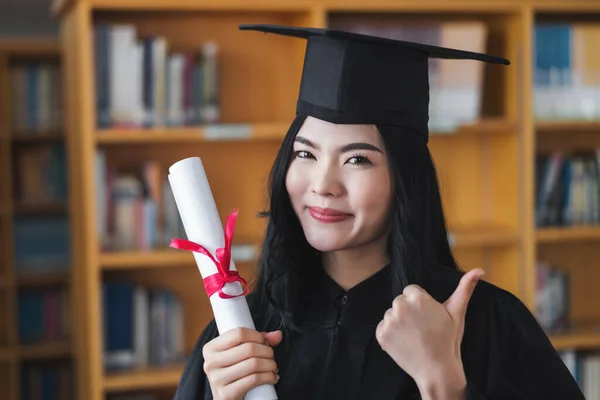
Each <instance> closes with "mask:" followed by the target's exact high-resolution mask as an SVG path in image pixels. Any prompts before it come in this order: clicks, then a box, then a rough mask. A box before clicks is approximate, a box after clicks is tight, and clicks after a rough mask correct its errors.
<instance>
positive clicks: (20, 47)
mask: <svg viewBox="0 0 600 400" xmlns="http://www.w3.org/2000/svg"><path fill="white" fill-rule="evenodd" d="M60 51H61V49H60V45H59V42H58V40H56V38H54V37H47V38H45V37H36V38H34V40H32V39H31V38H3V39H0V53H10V54H12V55H17V56H28V55H32V56H36V57H37V56H40V55H41V56H44V55H52V56H54V55H57V54H60Z"/></svg>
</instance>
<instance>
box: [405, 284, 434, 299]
mask: <svg viewBox="0 0 600 400" xmlns="http://www.w3.org/2000/svg"><path fill="white" fill-rule="evenodd" d="M402 294H403V295H405V296H406V297H407V299H409V300H412V299H415V298H416V297H418V296H426V295H428V293H427V292H426V291H425V289H423V288H422V287H420V286H419V285H414V284H413V285H408V286H406V287H405V288H404V290H403V291H402Z"/></svg>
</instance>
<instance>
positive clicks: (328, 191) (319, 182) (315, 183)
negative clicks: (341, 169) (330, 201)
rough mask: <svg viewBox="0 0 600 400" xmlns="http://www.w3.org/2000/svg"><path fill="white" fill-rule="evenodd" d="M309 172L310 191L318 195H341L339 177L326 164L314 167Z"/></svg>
mask: <svg viewBox="0 0 600 400" xmlns="http://www.w3.org/2000/svg"><path fill="white" fill-rule="evenodd" d="M312 172H313V173H312V174H311V177H310V179H311V189H312V192H313V193H315V194H317V195H319V196H334V197H338V196H341V195H342V193H343V192H344V187H343V185H342V183H341V181H340V179H339V173H338V171H336V170H335V168H332V167H331V166H328V165H321V166H317V167H315V168H314V170H313V171H312Z"/></svg>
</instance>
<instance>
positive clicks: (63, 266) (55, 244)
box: [13, 216, 71, 275]
mask: <svg viewBox="0 0 600 400" xmlns="http://www.w3.org/2000/svg"><path fill="white" fill-rule="evenodd" d="M70 236H71V235H70V227H69V220H68V218H67V217H66V216H39V217H38V216H31V217H17V218H15V220H14V236H13V238H14V266H15V270H16V273H17V275H30V274H35V273H40V274H48V273H64V272H66V271H68V269H69V266H70V257H71V256H70V252H71V241H70Z"/></svg>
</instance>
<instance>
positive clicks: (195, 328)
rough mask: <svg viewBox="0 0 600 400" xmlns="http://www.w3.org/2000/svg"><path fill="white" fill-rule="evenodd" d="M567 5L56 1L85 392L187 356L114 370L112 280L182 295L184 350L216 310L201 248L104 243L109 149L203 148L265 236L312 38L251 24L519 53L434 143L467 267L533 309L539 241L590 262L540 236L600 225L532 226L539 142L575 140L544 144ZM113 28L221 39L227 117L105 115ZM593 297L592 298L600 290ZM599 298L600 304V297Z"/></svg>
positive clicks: (581, 5)
mask: <svg viewBox="0 0 600 400" xmlns="http://www.w3.org/2000/svg"><path fill="white" fill-rule="evenodd" d="M561 7H562V6H560V5H559V3H558V2H557V1H552V0H547V1H543V0H526V1H513V0H505V1H478V0H460V1H459V0H456V1H455V0H453V1H447V0H443V1H442V0H418V1H417V0H407V1H402V2H392V1H389V0H373V1H359V0H350V1H348V0H346V1H342V0H315V1H304V0H255V1H251V2H249V1H247V0H212V1H209V0H193V1H192V0H148V1H144V2H141V1H137V0H135V1H134V0H56V1H55V4H54V5H53V12H54V13H55V15H56V17H57V18H60V23H61V47H62V51H63V53H64V68H65V76H67V77H68V79H66V80H65V87H64V89H65V94H66V105H67V114H66V134H67V143H68V149H69V151H68V154H69V165H70V169H69V174H70V175H69V183H70V186H71V187H72V188H73V191H72V193H71V197H70V201H69V204H70V210H71V214H72V215H73V218H72V226H71V228H72V232H73V242H72V248H73V257H74V259H73V263H74V265H77V266H78V268H76V269H75V270H74V272H73V273H74V275H73V279H74V282H76V284H75V285H73V296H74V298H75V299H76V301H75V303H74V305H75V307H76V309H75V315H77V316H78V319H77V320H76V321H77V322H76V328H75V329H76V331H77V332H78V335H76V336H75V337H74V340H75V342H74V343H75V347H74V348H75V353H76V358H75V359H76V363H77V377H78V382H77V383H78V385H77V389H78V396H79V398H85V399H90V400H102V399H104V398H105V396H106V395H108V394H112V393H120V392H126V391H155V390H169V389H170V390H174V389H175V387H176V386H177V384H178V381H179V376H180V373H181V368H182V360H179V361H175V362H173V363H169V364H167V365H166V366H163V367H157V366H144V367H140V368H135V369H133V370H131V371H121V372H109V371H108V370H105V365H104V360H103V351H104V343H105V336H104V333H103V328H104V327H103V325H102V316H103V313H104V311H105V308H104V303H103V300H102V296H99V295H98V294H99V293H102V290H103V287H104V286H103V285H104V283H105V282H108V281H111V280H119V279H127V280H131V281H133V282H135V284H137V285H142V286H145V287H150V288H167V289H169V290H172V291H173V292H174V293H176V294H177V296H178V298H179V299H180V300H181V301H182V304H183V307H184V313H183V314H184V316H185V317H184V319H185V324H184V325H185V329H184V332H183V336H184V339H183V342H184V349H185V352H186V354H187V353H188V352H189V351H190V350H191V348H192V346H193V345H194V343H195V341H196V339H197V337H198V335H199V333H200V332H201V331H202V329H203V328H204V326H205V324H206V323H207V322H208V321H209V320H210V319H211V318H212V314H211V310H210V305H209V303H208V301H207V299H206V295H205V294H204V293H203V292H202V290H201V289H200V288H201V287H202V286H201V278H200V275H199V274H198V272H197V269H196V268H195V264H194V261H193V258H192V256H191V255H189V254H188V255H186V254H180V253H174V254H173V253H169V252H167V251H165V249H164V248H151V249H145V250H140V251H137V250H132V249H126V250H125V251H123V252H118V251H114V250H113V251H108V250H106V247H105V244H103V240H105V238H103V237H101V236H102V235H101V234H100V233H99V232H101V231H102V229H104V228H103V224H104V222H103V220H102V219H101V218H98V215H99V212H100V211H99V210H100V209H101V207H102V204H103V203H102V204H101V202H104V200H102V198H100V197H99V191H100V189H99V186H98V181H97V179H98V176H99V175H98V173H99V167H98V165H99V164H98V154H100V153H102V154H103V155H104V157H105V158H104V161H103V162H105V163H106V165H110V166H112V167H114V168H116V169H117V170H119V171H120V172H123V173H132V174H135V173H137V172H135V171H138V172H139V166H140V165H143V164H144V163H146V162H148V161H149V160H152V162H154V163H156V165H158V166H160V173H161V177H162V178H164V174H165V172H166V170H167V168H168V167H169V166H170V165H171V164H172V163H174V162H176V161H178V160H180V159H182V158H185V157H188V156H199V157H201V158H202V160H203V164H204V166H205V168H206V172H207V175H208V178H209V180H210V182H211V188H212V190H213V194H214V196H215V199H216V202H217V207H218V209H219V210H220V212H221V213H222V215H221V216H222V218H223V220H224V218H225V215H226V213H228V212H229V211H230V210H231V209H232V208H234V207H239V208H240V209H241V213H240V216H239V218H238V225H237V230H236V237H235V242H236V243H251V244H260V242H261V237H262V235H263V223H262V222H261V221H259V220H257V219H256V218H255V214H256V212H258V211H261V210H262V209H263V207H264V205H265V200H266V187H267V186H266V180H267V175H268V172H269V169H270V166H271V164H272V162H273V160H274V157H275V155H276V153H277V151H278V148H279V146H280V144H281V140H282V138H283V137H284V135H285V132H286V130H287V128H288V126H289V124H290V123H291V121H292V118H293V116H294V110H295V102H296V99H297V93H298V84H299V82H300V77H301V69H302V65H303V57H304V51H305V42H303V41H302V40H298V39H293V38H285V37H280V36H276V35H269V36H267V37H265V36H264V35H260V34H257V33H253V32H241V31H239V30H238V28H237V27H238V24H241V23H274V24H283V25H298V26H312V27H338V28H346V27H358V26H360V25H361V24H364V25H365V26H369V27H392V26H394V25H402V24H407V25H408V24H419V23H422V24H424V23H436V24H438V23H444V22H464V21H471V22H473V21H474V22H480V23H482V26H484V27H485V32H486V36H485V49H484V51H485V52H489V53H492V54H497V55H500V56H503V57H506V58H508V59H509V60H511V63H512V64H511V65H510V66H509V67H505V66H491V65H486V66H484V67H483V68H484V69H483V71H484V72H483V74H482V80H481V93H480V94H481V108H480V117H479V118H478V119H477V120H476V121H475V122H473V123H468V124H465V125H462V126H458V127H456V128H452V129H450V130H445V129H441V130H435V129H434V131H433V132H432V136H431V141H430V149H431V152H432V155H433V157H434V160H435V163H436V166H437V168H438V173H439V178H440V181H441V187H442V196H443V201H444V207H445V210H446V215H447V222H448V225H449V229H450V233H451V235H452V242H453V243H454V249H455V254H456V257H457V259H458V261H459V263H460V264H461V265H462V266H463V267H464V268H465V269H470V268H474V267H482V268H484V269H485V270H486V272H487V275H486V279H487V280H489V281H491V282H492V283H494V284H497V285H498V286H500V287H502V288H505V289H506V290H509V291H511V292H513V293H514V294H516V295H517V296H519V297H520V298H521V299H522V300H523V301H524V302H525V304H526V305H527V306H528V307H530V309H532V310H535V308H536V296H537V294H538V293H537V282H536V264H537V258H538V256H539V255H540V252H541V254H542V255H543V256H545V257H546V256H547V258H552V259H553V261H556V262H562V263H564V264H565V265H566V267H565V268H567V269H569V271H571V272H574V273H575V272H576V270H577V269H578V268H579V269H582V266H581V265H582V263H583V262H584V259H583V258H581V259H580V260H579V261H571V260H570V258H571V255H572V254H573V252H576V251H579V250H577V249H576V250H573V251H569V252H566V253H565V256H564V257H562V258H557V257H559V256H558V255H556V254H554V253H552V254H551V253H550V252H548V251H546V250H544V245H543V243H551V246H550V247H552V246H554V245H555V244H556V243H558V242H560V243H561V245H562V244H563V242H565V243H567V244H568V242H577V243H578V242H579V241H580V239H586V240H587V239H592V240H595V239H597V238H598V237H600V235H597V233H596V232H595V230H593V229H592V228H590V229H591V230H590V229H584V230H579V231H576V230H569V232H568V233H565V234H563V233H559V232H557V231H554V230H543V229H539V230H538V229H537V228H536V224H535V216H536V193H535V177H536V172H535V160H536V152H537V151H538V150H539V149H540V146H542V148H543V147H544V146H546V147H549V148H551V147H552V146H558V145H561V143H562V145H564V143H565V141H564V140H563V139H552V140H550V139H548V140H547V141H546V142H540V140H541V139H540V138H541V137H546V136H548V137H550V136H552V137H555V136H556V135H557V133H556V132H558V131H562V130H564V126H565V123H564V122H558V123H556V124H555V123H554V122H543V121H536V117H535V112H534V95H533V89H532V88H533V84H534V72H533V68H534V65H535V55H534V50H535V46H534V38H533V34H532V32H533V31H534V28H535V26H536V23H537V21H538V19H539V18H540V16H541V17H542V18H546V17H548V16H549V15H550V14H552V10H563V11H564V7H563V8H561ZM569 8H570V10H577V11H576V12H577V13H578V14H577V15H575V14H573V15H575V17H574V18H582V17H581V16H582V15H583V14H586V13H589V14H590V15H597V16H598V17H600V7H598V6H596V5H592V4H591V2H588V1H584V0H575V1H574V2H570V3H569ZM570 12H571V11H570ZM573 12H575V11H573ZM594 13H595V14H594ZM598 22H600V21H598ZM111 25H112V26H117V25H118V26H121V27H133V28H134V29H135V35H136V39H137V40H143V39H146V38H150V37H153V36H155V37H162V38H165V39H166V43H167V49H168V52H169V53H170V52H182V53H190V52H197V51H198V50H199V49H200V48H201V46H202V45H203V44H205V43H206V42H207V41H215V42H216V43H218V46H219V63H220V65H219V68H220V69H219V104H220V111H221V115H220V120H219V122H218V123H217V124H216V125H214V126H213V125H210V126H204V125H194V126H175V127H151V128H139V127H135V128H128V127H121V126H106V125H102V126H100V125H99V118H100V115H99V112H98V111H97V95H98V91H97V88H98V86H97V84H96V79H98V78H99V75H98V74H99V72H98V70H97V65H98V64H97V61H98V59H97V56H96V53H95V50H96V48H95V46H94V43H95V40H96V36H95V32H96V27H98V26H111ZM595 124H596V123H593V122H587V123H582V124H577V123H575V125H574V126H576V127H578V128H576V129H575V130H578V131H580V133H581V134H585V135H589V136H593V133H590V132H592V131H593V130H595V127H596V125H595ZM108 125H110V123H109V124H108ZM567 126H568V125H567ZM561 140H562V141H561ZM557 143H558V144H557ZM578 249H579V248H578ZM586 251H587V253H586V254H587V259H588V260H589V259H593V256H591V255H590V254H591V253H590V252H591V251H592V250H586ZM594 254H595V257H596V258H597V255H598V254H597V252H596V253H594ZM242 268H244V271H245V273H246V274H247V275H252V274H253V271H254V270H253V266H252V265H251V263H245V264H244V265H243V267H242ZM586 271H589V270H586ZM575 275H576V279H575V280H574V281H573V282H572V285H584V286H585V287H586V288H591V287H593V285H596V286H597V284H598V283H599V282H600V275H599V274H598V273H594V274H593V275H592V278H593V283H592V282H586V280H585V278H584V277H583V276H582V275H580V274H577V273H576V274H575ZM574 291H576V290H574ZM596 292H597V291H596ZM586 293H587V294H588V296H589V295H591V291H590V290H588V291H586ZM594 298H595V299H596V300H597V301H596V303H597V302H598V301H600V298H598V295H597V294H595V297H594ZM573 306H574V307H576V308H577V309H576V310H575V311H573V315H575V316H576V319H577V321H578V322H579V320H581V319H583V318H584V317H585V318H587V319H592V320H593V319H596V320H597V321H600V314H599V311H597V310H596V311H593V310H592V309H591V308H590V307H588V308H586V306H585V305H583V303H582V302H581V301H579V302H575V304H574V305H573ZM597 337H598V336H596V335H595V333H593V331H591V333H588V331H586V333H584V334H580V333H572V334H569V333H566V334H564V335H561V336H556V337H553V340H554V343H556V346H557V348H578V347H579V348H585V349H589V348H593V347H594V346H596V345H597V347H598V348H600V344H598V341H597V340H596V338H597ZM0 365H1V364H0ZM167 396H168V395H167Z"/></svg>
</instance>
